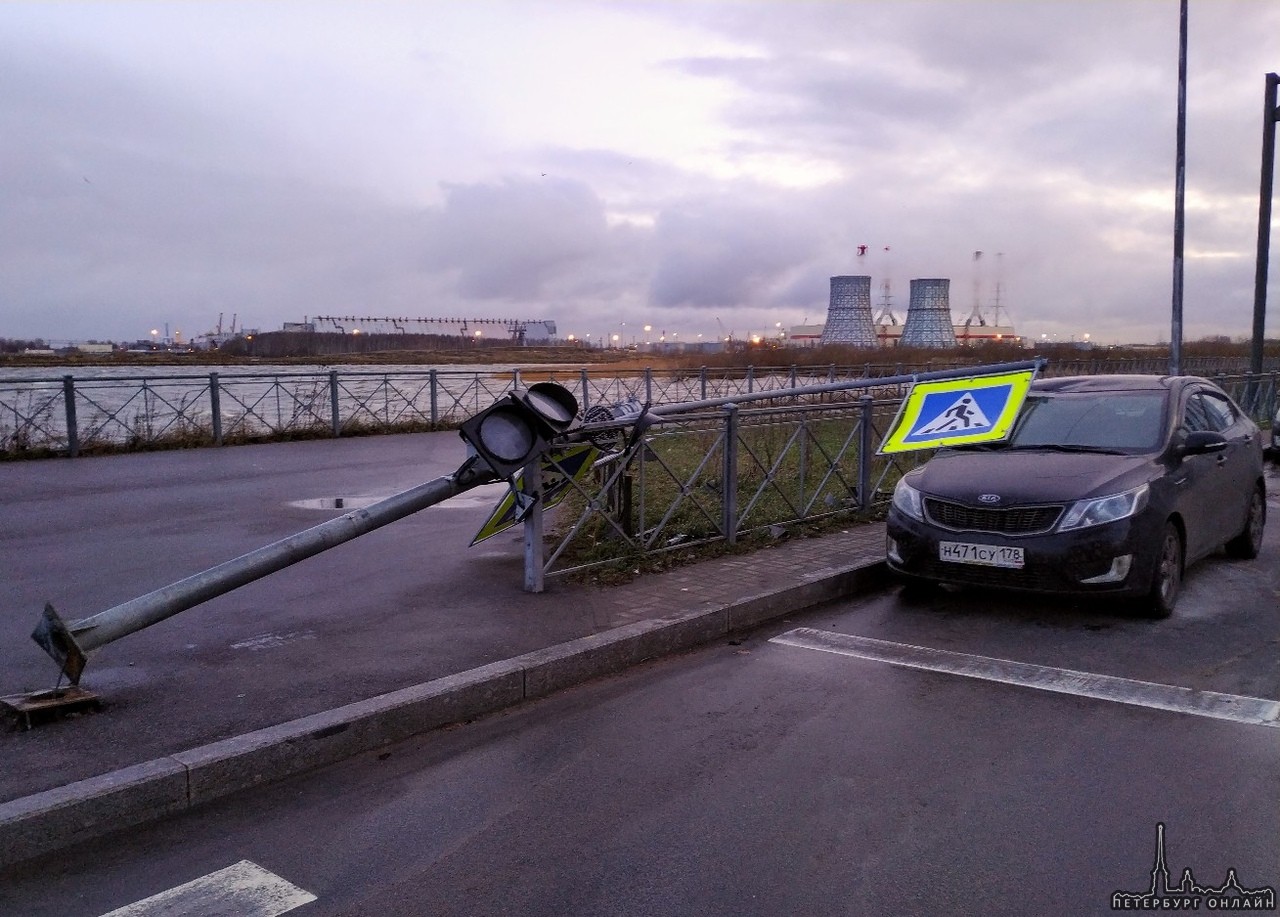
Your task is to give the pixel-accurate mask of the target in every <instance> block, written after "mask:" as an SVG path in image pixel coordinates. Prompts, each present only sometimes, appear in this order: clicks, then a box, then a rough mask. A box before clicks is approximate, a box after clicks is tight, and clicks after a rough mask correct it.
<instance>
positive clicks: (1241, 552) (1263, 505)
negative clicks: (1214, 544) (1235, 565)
mask: <svg viewBox="0 0 1280 917" xmlns="http://www.w3.org/2000/svg"><path fill="white" fill-rule="evenodd" d="M1266 523H1267V501H1266V498H1265V497H1264V496H1263V491H1262V488H1257V489H1255V490H1254V492H1253V496H1252V497H1251V498H1250V499H1249V515H1248V516H1246V517H1245V520H1244V530H1243V531H1242V532H1240V534H1239V535H1237V536H1236V537H1235V538H1232V539H1231V540H1230V541H1228V542H1227V555H1228V556H1230V557H1235V558H1238V559H1240V560H1253V559H1254V558H1255V557H1257V556H1258V552H1259V551H1261V550H1262V530H1263V527H1264V526H1265V525H1266Z"/></svg>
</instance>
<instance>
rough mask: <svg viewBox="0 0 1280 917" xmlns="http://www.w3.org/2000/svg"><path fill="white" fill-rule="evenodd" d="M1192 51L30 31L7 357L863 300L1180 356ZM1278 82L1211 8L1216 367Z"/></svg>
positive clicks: (811, 37) (1205, 163) (421, 23)
mask: <svg viewBox="0 0 1280 917" xmlns="http://www.w3.org/2000/svg"><path fill="white" fill-rule="evenodd" d="M1177 51H1178V3H1177V0H1110V2H1102V0H1069V2H1057V3H1055V2H1041V0H992V2H970V0H925V2H896V0H895V2H889V0H865V2H859V0H829V2H802V0H757V2H745V0H744V2H727V0H724V2H704V0H688V2H605V0H592V2H577V0H555V2H540V0H507V2H503V0H467V2H461V0H418V2H406V3H379V2H354V0H352V2H323V0H319V2H318V0H306V2H299V3H289V2H265V0H261V2H245V3H240V2H229V0H218V2H177V0H169V2H141V3H124V2H114V0H98V2H89V3H72V2H56V3H54V2H37V3H18V2H12V0H9V2H4V3H0V137H3V140H2V141H0V188H2V189H3V192H2V193H3V199H2V200H0V336H5V337H34V336H40V337H44V338H46V339H53V340H70V339H84V338H91V337H96V338H104V339H116V340H126V339H136V338H143V337H146V336H147V335H148V332H149V330H150V329H152V328H162V327H163V326H164V325H165V324H166V323H168V324H169V326H170V328H171V329H172V330H173V331H178V330H181V331H182V333H183V334H184V336H187V337H191V336H194V335H198V334H200V333H202V332H205V331H209V330H211V329H212V328H213V326H214V325H215V324H216V323H217V320H218V315H219V313H223V314H224V315H225V323H226V324H227V325H229V323H230V321H231V316H232V315H233V314H236V315H238V316H239V321H240V324H241V325H242V326H247V327H258V328H261V329H262V330H271V329H278V328H279V327H280V326H281V324H282V323H283V322H290V321H302V320H303V318H304V317H307V316H316V315H358V316H363V315H370V316H382V315H395V316H410V317H449V316H463V317H479V318H518V319H525V318H527V319H551V320H554V321H555V322H556V323H557V325H558V327H559V331H560V333H561V335H568V334H575V335H576V336H577V337H579V338H585V337H586V336H587V335H590V336H591V338H592V340H593V341H598V340H599V339H600V338H601V337H602V336H608V335H612V334H615V333H618V332H619V331H620V330H622V329H623V323H625V330H624V331H622V333H624V334H625V335H626V336H627V337H632V336H637V337H640V338H643V336H644V332H643V330H642V328H643V326H644V325H645V324H648V325H651V326H652V328H653V329H654V331H653V332H652V334H653V335H656V334H658V333H660V332H662V331H665V332H666V333H667V335H668V337H669V338H671V337H674V336H677V335H678V338H679V339H680V340H693V339H696V337H697V335H699V334H702V335H704V336H706V337H714V336H716V335H717V334H719V333H720V332H721V329H723V331H724V332H732V333H734V334H735V335H736V336H738V337H743V336H745V335H747V334H749V333H751V332H758V333H767V332H771V331H773V330H774V329H776V327H777V326H778V323H781V324H782V326H783V327H784V328H785V327H789V326H791V325H794V324H799V323H801V322H804V321H806V320H807V321H808V322H811V323H813V322H820V321H822V319H823V318H824V316H825V314H826V309H827V303H828V293H829V278H830V277H831V276H832V275H837V274H869V275H871V277H872V283H873V288H874V290H875V296H874V297H873V298H874V299H875V300H876V301H877V302H878V301H879V299H880V292H881V287H882V285H883V284H884V282H885V281H888V282H889V283H890V292H891V294H892V297H893V303H894V306H895V312H896V313H897V314H898V316H899V318H901V317H902V315H903V314H904V312H905V307H906V303H907V299H908V288H909V283H910V280H911V279H912V278H922V277H947V278H950V279H951V305H952V310H953V312H954V314H955V316H956V318H957V319H963V318H964V317H965V316H966V315H967V314H969V313H970V312H971V311H972V310H973V308H974V306H975V304H977V305H979V306H980V307H981V308H982V309H983V310H984V311H986V312H987V313H988V314H990V312H991V308H992V305H993V302H994V299H995V293H996V289H997V287H998V288H999V289H1000V291H1001V294H1000V295H1001V303H1002V305H1003V306H1004V307H1005V309H1006V310H1007V313H1008V314H1009V315H1010V316H1011V317H1012V320H1013V322H1014V323H1015V324H1016V326H1017V328H1018V331H1019V332H1020V333H1024V334H1027V335H1029V336H1034V337H1036V338H1039V337H1040V336H1041V335H1046V334H1047V335H1050V336H1053V337H1056V338H1058V339H1067V338H1069V337H1072V336H1074V337H1075V338H1077V339H1079V338H1080V337H1082V336H1083V335H1085V334H1089V335H1090V336H1091V339H1092V340H1094V341H1100V342H1130V341H1157V340H1162V339H1163V340H1168V337H1169V328H1170V320H1169V315H1170V302H1171V287H1172V275H1173V269H1172V255H1173V236H1172V229H1173V197H1174V140H1175V121H1176V101H1177ZM1277 69H1280V3H1274V2H1263V0H1191V3H1190V49H1189V89H1188V153H1187V235H1186V268H1185V270H1186V274H1185V277H1186V280H1185V283H1186V288H1185V290H1186V292H1185V303H1186V305H1185V325H1186V336H1187V338H1188V339H1193V338H1195V337H1199V336H1202V335H1209V334H1228V335H1231V336H1245V335H1248V334H1249V331H1250V327H1251V316H1252V304H1253V278H1254V252H1255V248H1256V241H1257V218H1258V175H1259V153H1260V148H1261V137H1262V100H1263V88H1264V76H1265V74H1266V73H1267V72H1269V71H1275V70H1277ZM1277 211H1280V207H1278V208H1277ZM1276 236H1277V237H1280V231H1277V232H1276ZM860 245H865V246H867V253H866V254H865V255H862V256H859V255H858V246H860ZM1275 248H1276V244H1275V243H1274V242H1273V251H1274V250H1275ZM976 251H982V252H983V253H984V254H983V256H982V257H981V258H978V259H977V260H975V258H974V252H976ZM1271 276H1272V282H1271V288H1270V300H1271V309H1270V313H1271V318H1270V321H1269V322H1268V333H1269V334H1270V335H1271V336H1273V337H1274V336H1276V335H1277V334H1280V318H1277V317H1276V315H1277V311H1278V310H1280V263H1278V264H1277V267H1276V269H1273V270H1272V272H1271Z"/></svg>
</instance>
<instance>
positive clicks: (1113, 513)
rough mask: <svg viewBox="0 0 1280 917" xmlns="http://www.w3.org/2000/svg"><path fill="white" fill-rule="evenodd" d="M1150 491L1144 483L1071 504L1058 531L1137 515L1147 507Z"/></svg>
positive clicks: (1086, 526)
mask: <svg viewBox="0 0 1280 917" xmlns="http://www.w3.org/2000/svg"><path fill="white" fill-rule="evenodd" d="M1150 493H1151V488H1150V487H1148V486H1147V485H1146V484H1143V485H1142V486H1141V487H1135V488H1134V489H1133V490H1126V491H1125V492H1124V493H1122V494H1112V495H1111V496H1109V497H1095V498H1094V499H1092V500H1080V501H1078V502H1076V503H1073V504H1071V507H1070V509H1068V510H1067V513H1066V515H1065V516H1063V517H1062V521H1061V522H1060V523H1058V531H1060V532H1069V531H1071V530H1072V529H1084V528H1088V527H1089V526H1091V525H1105V524H1106V523H1108V522H1115V521H1116V520H1117V519H1126V518H1128V517H1129V516H1133V515H1136V514H1137V513H1140V512H1142V511H1143V509H1145V508H1146V506H1147V497H1148V495H1149V494H1150Z"/></svg>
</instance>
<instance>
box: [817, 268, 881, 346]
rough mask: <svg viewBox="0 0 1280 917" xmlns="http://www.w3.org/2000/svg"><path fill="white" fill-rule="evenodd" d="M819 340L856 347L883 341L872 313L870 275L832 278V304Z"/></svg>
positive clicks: (824, 342)
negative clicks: (877, 334)
mask: <svg viewBox="0 0 1280 917" xmlns="http://www.w3.org/2000/svg"><path fill="white" fill-rule="evenodd" d="M819 343H822V344H851V345H853V346H854V347H875V346H876V345H877V344H878V343H879V342H878V341H877V340H876V326H875V321H874V320H873V319H872V317H871V278H870V277H861V276H859V277H849V276H844V277H832V278H831V304H830V305H829V306H828V307H827V323H826V325H824V326H823V328H822V338H821V340H820V341H819Z"/></svg>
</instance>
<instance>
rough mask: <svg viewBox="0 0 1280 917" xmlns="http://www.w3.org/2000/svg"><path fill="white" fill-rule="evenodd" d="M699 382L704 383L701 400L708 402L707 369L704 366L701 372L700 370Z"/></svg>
mask: <svg viewBox="0 0 1280 917" xmlns="http://www.w3.org/2000/svg"><path fill="white" fill-rule="evenodd" d="M698 380H699V381H700V382H701V383H702V395H701V398H702V400H703V401H706V400H707V368H706V367H705V366H703V367H702V368H701V369H700V370H698Z"/></svg>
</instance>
